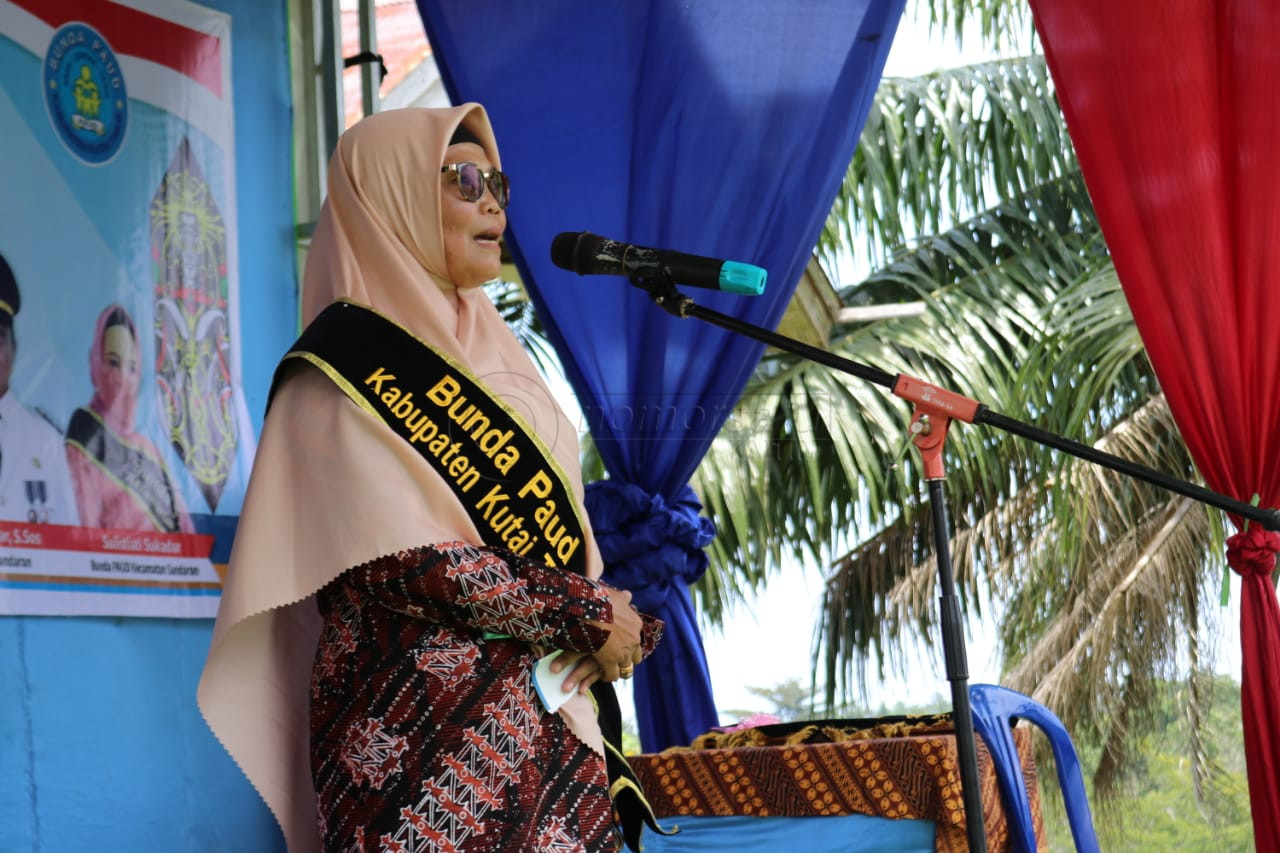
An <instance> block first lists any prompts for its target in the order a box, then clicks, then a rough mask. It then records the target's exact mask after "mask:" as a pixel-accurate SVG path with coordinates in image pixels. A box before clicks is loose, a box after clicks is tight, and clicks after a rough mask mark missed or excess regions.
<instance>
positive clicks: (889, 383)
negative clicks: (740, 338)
mask: <svg viewBox="0 0 1280 853" xmlns="http://www.w3.org/2000/svg"><path fill="white" fill-rule="evenodd" d="M631 283H632V284H633V285H635V286H636V287H638V288H640V289H641V290H644V291H645V292H647V293H648V294H649V296H650V298H651V299H653V301H654V302H656V303H657V304H658V305H659V306H661V307H662V308H663V309H664V310H665V311H667V312H668V313H670V314H673V315H674V316H677V317H681V318H687V317H696V318H698V319H700V320H703V321H705V322H708V323H711V324H712V325H716V326H720V327H721V328H724V329H728V330H729V331H731V332H737V333H739V334H742V335H745V336H747V337H749V338H752V339H754V340H757V341H760V342H762V343H766V344H769V345H770V346H774V347H777V348H778V349H781V350H786V351H787V352H792V353H795V354H796V355H799V356H803V357H804V358H807V359H809V360H810V361H814V362H817V363H818V364H823V365H826V366H828V367H832V368H834V369H836V370H840V371H843V372H845V373H850V374H852V375H854V376H858V377H860V378H862V379H865V380H867V381H868V382H873V383H875V384H877V385H881V386H884V387H885V388H888V389H890V390H891V391H892V392H893V393H894V394H895V395H896V396H898V397H901V398H903V399H904V400H907V401H909V402H910V403H911V404H912V417H911V425H910V431H911V433H912V443H913V444H915V446H916V448H917V449H918V450H919V451H920V456H921V461H922V467H923V470H924V475H925V481H926V482H927V483H928V489H929V505H930V510H931V514H932V518H933V532H934V552H935V554H936V555H937V562H938V585H939V590H940V594H939V600H940V606H941V612H940V622H941V626H942V650H943V658H944V661H945V666H946V672H947V680H948V681H949V682H950V684H951V705H952V717H953V719H954V722H955V729H956V755H957V759H958V762H959V766H960V783H961V792H962V795H963V798H964V810H965V832H966V835H967V839H968V843H969V850H970V851H972V852H973V853H985V851H986V849H987V842H986V833H985V830H984V827H983V822H982V818H983V815H982V797H981V791H980V788H979V785H978V759H977V748H976V743H975V740H974V733H973V713H972V709H971V707H970V703H969V686H968V682H969V664H968V657H967V654H966V651H965V640H964V631H963V625H962V621H961V617H960V604H959V599H958V598H957V597H956V591H955V578H954V575H953V573H952V566H951V544H950V534H949V532H948V531H949V529H950V528H949V521H948V518H947V507H946V502H945V494H944V492H943V488H942V484H943V481H944V480H945V479H946V469H945V464H944V462H943V458H942V450H943V445H944V443H945V441H946V435H947V427H948V426H949V425H950V423H951V421H952V420H959V421H963V422H965V423H976V424H987V425H989V426H994V427H998V428H1000V429H1003V430H1005V431H1006V432H1010V433H1013V434H1014V435H1020V436H1022V437H1024V438H1028V439H1031V440H1032V441H1035V442H1038V443H1040V444H1043V445H1045V446H1046V447H1052V448H1054V449H1057V450H1061V451H1063V452H1065V453H1070V454H1071V455H1073V456H1076V457H1079V458H1081V459H1084V460H1087V461H1089V462H1093V463H1095V464H1098V465H1102V466H1104V467H1107V468H1110V469H1112V470H1115V471H1119V472H1120V473H1122V474H1127V475H1128V476H1131V477H1134V478H1136V479H1139V480H1143V481H1145V482H1148V483H1152V484H1153V485H1156V486H1160V487H1162V488H1164V489H1167V490H1169V491H1171V492H1174V493H1176V494H1180V495H1184V496H1186V497H1189V498H1193V499H1195V500H1198V501H1200V502H1202V503H1206V504H1208V505H1210V506H1213V507H1217V508H1218V509H1221V510H1224V511H1226V512H1229V513H1234V514H1236V515H1239V516H1241V517H1243V518H1247V519H1250V520H1253V521H1257V522H1259V523H1260V524H1262V525H1263V526H1264V527H1266V528H1267V529H1269V530H1280V511H1277V510H1274V509H1264V508H1261V507H1256V506H1253V505H1252V504H1247V503H1244V502H1243V501H1238V500H1235V499H1234V498H1229V497H1227V496H1226V495H1223V494H1219V493H1218V492H1214V491H1212V490H1210V489H1206V488H1204V487H1203V486H1197V485H1196V484H1194V483H1189V482H1187V481H1185V480H1179V479H1177V478H1174V477H1170V476H1168V475H1166V474H1162V473H1160V472H1159V471H1156V470H1154V469H1152V468H1147V467H1146V466H1143V465H1139V464H1137V463H1134V462H1130V461H1129V460H1127V459H1121V458H1120V457H1118V456H1112V455H1111V454H1109V453H1104V452H1102V451H1100V450H1097V449H1096V448H1093V447H1089V446H1088V445H1084V444H1080V443H1079V442H1076V441H1071V440H1070V439H1066V438H1063V437H1062V436H1058V435H1054V434H1053V433H1050V432H1046V431H1045V430H1042V429H1038V428H1037V427H1034V426H1031V425H1030V424H1026V423H1023V422H1021V421H1018V420H1015V419H1014V418H1010V417H1007V416H1005V415H1002V414H999V413H998V412H993V411H991V410H990V409H988V408H987V407H986V406H985V405H983V404H982V403H979V402H978V401H976V400H971V399H969V398H968V397H964V396H962V395H960V394H957V393H955V392H953V391H947V390H945V389H942V388H939V387H937V386H936V385H931V384H929V383H927V382H925V381H923V380H920V379H916V378H914V377H911V376H907V375H905V374H898V375H896V376H895V375H893V374H889V373H886V372H884V371H883V370H878V369H876V368H874V367H870V366H868V365H865V364H859V363H858V362H855V361H851V360H849V359H846V358H841V357H840V356H838V355H834V354H832V353H830V352H827V351H826V350H821V349H818V348H817V347H813V346H810V345H808V344H806V343H803V342H801V341H797V340H794V339H792V338H788V337H786V336H785V335H779V334H778V333H776V332H772V331H770V330H768V329H765V328H762V327H760V326H756V325H753V324H751V323H747V322H744V321H742V320H738V319H737V318H735V317H730V316H728V315H727V314H722V313H720V312H718V311H713V310H711V309H709V308H703V307H701V306H699V305H697V304H695V303H694V301H693V300H692V299H690V298H689V297H687V296H685V295H684V294H683V293H681V292H680V291H678V290H676V288H675V283H674V282H673V281H672V277H671V274H670V271H668V270H662V271H660V272H659V273H658V274H657V275H655V276H653V277H649V276H647V275H644V274H639V273H637V274H633V275H632V276H631Z"/></svg>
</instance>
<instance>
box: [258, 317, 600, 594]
mask: <svg viewBox="0 0 1280 853" xmlns="http://www.w3.org/2000/svg"><path fill="white" fill-rule="evenodd" d="M295 358H300V359H304V360H305V361H307V362H310V363H311V364H313V365H315V366H316V367H318V368H320V370H322V371H323V372H324V374H325V375H326V376H328V377H329V378H330V379H332V380H333V381H334V383H336V384H337V385H338V387H339V388H341V389H342V390H343V391H344V392H345V393H346V394H347V396H348V397H350V398H351V399H352V400H353V401H354V402H355V403H356V404H358V405H359V406H360V407H361V408H363V409H364V410H365V411H366V412H368V413H369V414H371V415H373V416H374V417H376V418H378V419H379V420H381V421H382V422H383V423H385V424H386V425H387V426H388V427H390V428H391V429H392V430H393V431H394V432H395V433H396V434H397V435H399V436H400V437H401V438H403V439H404V440H405V441H407V442H409V444H410V445H411V446H412V447H413V448H414V450H416V451H417V452H418V454H419V455H420V456H421V457H422V458H423V459H425V460H426V461H427V462H428V463H429V464H430V465H431V467H432V468H434V469H435V471H436V473H438V474H439V475H440V476H441V478H443V479H444V481H445V482H446V483H448V484H449V486H450V487H451V488H452V490H453V493H454V494H455V495H456V496H457V498H458V500H459V501H460V502H461V503H462V505H463V507H464V508H465V509H466V511H467V514H468V516H470V518H471V521H472V523H474V524H475V527H476V530H477V531H479V533H480V537H481V538H482V539H483V540H484V543H485V544H486V545H489V546H490V547H494V548H503V549H506V550H508V551H511V552H513V553H515V554H518V555H519V556H521V557H528V558H531V559H536V560H539V561H541V562H543V563H545V564H546V565H548V566H551V567H553V568H561V569H566V570H568V571H571V572H574V573H576V574H580V575H582V574H586V547H585V545H584V541H583V539H584V534H583V530H584V525H583V523H582V520H581V519H580V518H579V516H578V508H577V501H576V500H574V497H573V493H572V491H570V489H569V486H568V484H567V480H566V479H565V476H564V473H563V472H562V471H561V470H560V467H559V466H558V465H557V464H556V462H555V460H554V459H553V458H552V456H551V452H550V450H549V449H547V447H546V446H545V445H544V444H543V443H542V441H541V440H540V439H539V438H538V437H537V435H535V434H534V433H533V432H532V431H531V430H530V429H529V427H528V426H527V425H526V424H525V422H524V421H523V419H521V418H520V417H519V415H517V414H516V413H515V412H513V411H512V410H511V409H510V407H509V406H507V404H506V403H505V402H503V401H502V400H501V398H499V397H498V396H497V395H495V394H494V393H493V392H492V391H490V390H489V389H488V388H486V387H485V386H484V384H483V383H481V382H480V380H478V379H476V378H475V377H474V376H472V375H471V374H470V372H469V371H468V370H467V369H466V368H464V367H462V366H461V365H459V364H457V363H456V362H454V361H453V360H452V359H450V358H449V357H448V356H446V355H444V354H442V353H439V352H437V351H436V350H434V349H432V348H431V347H430V346H429V345H428V344H427V343H425V342H424V341H422V340H420V339H418V338H416V337H415V336H414V335H413V334H412V333H411V332H409V331H408V330H407V329H405V328H403V327H401V326H399V325H397V324H396V323H395V322H394V321H392V320H389V319H387V318H386V317H383V316H382V315H381V314H378V313H377V312H376V311H374V310H372V309H370V308H365V307H363V306H360V305H356V304H354V303H351V302H335V303H333V304H332V305H330V306H329V307H327V308H325V309H324V310H323V311H321V312H320V315H319V316H318V317H316V319H315V320H314V321H312V323H311V324H310V325H309V326H307V328H306V330H305V331H304V332H303V333H302V336H301V337H300V338H298V341H297V343H295V344H294V345H293V348H292V349H290V350H289V352H288V353H286V354H285V357H284V360H283V361H282V362H281V367H278V368H277V369H276V378H275V381H274V382H273V387H272V391H273V392H274V390H275V389H274V385H275V382H279V379H280V372H281V369H282V368H283V366H284V365H285V364H287V363H288V362H289V361H290V360H291V359H295Z"/></svg>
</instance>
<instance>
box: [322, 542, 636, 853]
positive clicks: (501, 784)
mask: <svg viewBox="0 0 1280 853" xmlns="http://www.w3.org/2000/svg"><path fill="white" fill-rule="evenodd" d="M318 598H319V604H320V610H321V614H322V615H323V617H324V631H323V635H322V637H321V640H320V643H319V645H318V647H317V651H316V660H315V666H314V669H313V674H312V691H311V703H312V704H311V766H312V773H313V776H314V779H315V787H316V794H317V797H318V800H319V813H320V829H321V835H322V837H323V838H324V843H325V849H326V850H327V851H365V850H393V851H408V852H411V853H420V851H480V850H484V851H507V850H510V851H584V853H586V851H603V850H609V851H612V850H617V849H618V835H617V833H616V831H615V829H614V823H613V813H612V809H611V806H610V802H609V794H608V781H607V779H606V774H605V762H604V759H603V758H601V757H600V755H598V754H597V753H596V752H595V751H594V750H592V749H591V748H590V747H589V746H587V745H586V744H585V743H583V742H582V741H581V740H579V739H578V738H577V737H576V736H574V735H573V734H572V733H571V732H570V730H569V729H568V727H567V726H566V725H565V723H564V721H563V720H562V719H561V717H560V715H559V714H552V713H547V711H546V710H545V708H543V707H542V705H541V704H540V703H539V700H538V698H537V694H536V692H535V691H534V688H533V683H532V669H533V665H534V663H535V661H536V659H537V654H536V653H535V650H534V646H535V645H541V646H543V647H546V648H551V647H554V648H561V649H568V650H572V651H580V652H590V651H594V650H596V649H598V648H600V647H601V646H602V645H603V644H604V642H605V640H606V637H607V634H606V632H605V630H603V629H601V628H597V627H593V626H590V625H587V624H586V622H587V621H588V620H590V621H598V622H609V621H611V619H612V608H611V606H610V604H609V600H608V597H607V595H606V594H605V592H604V591H603V590H602V589H601V588H600V586H599V585H598V584H596V583H594V582H592V581H589V580H587V579H585V578H582V577H579V576H576V575H571V574H567V573H565V572H563V571H559V570H554V569H548V568H546V567H544V566H539V565H537V564H535V563H532V562H529V561H527V560H524V559H522V558H520V557H517V556H516V555H514V554H511V553H510V552H506V551H501V550H496V549H490V548H481V547H476V546H472V545H468V544H465V543H452V544H449V545H441V546H432V547H424V548H419V549H415V550H413V551H410V552H406V553H401V554H396V555H391V556H387V557H382V558H380V559H377V560H374V561H372V562H370V563H366V564H364V565H361V566H357V567H354V568H352V569H348V570H347V571H346V572H345V573H343V574H342V575H341V576H340V577H339V578H338V579H337V580H335V581H334V582H333V583H332V584H330V585H329V586H327V587H325V588H324V589H323V590H321V592H320V593H319V596H318ZM493 634H504V635H509V636H510V639H486V635H493ZM655 639H656V638H654V639H650V642H653V641H655Z"/></svg>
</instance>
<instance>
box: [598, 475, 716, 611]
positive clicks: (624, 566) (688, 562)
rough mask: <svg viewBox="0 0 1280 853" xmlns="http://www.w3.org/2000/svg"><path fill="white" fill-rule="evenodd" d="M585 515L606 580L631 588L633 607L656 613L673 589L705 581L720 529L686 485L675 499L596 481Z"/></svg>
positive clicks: (614, 482)
mask: <svg viewBox="0 0 1280 853" xmlns="http://www.w3.org/2000/svg"><path fill="white" fill-rule="evenodd" d="M584 503H585V504H586V507H587V515H588V516H590V518H591V527H592V529H593V531H594V532H595V537H596V543H597V544H598V545H599V546H600V556H601V557H603V558H604V564H605V572H604V580H605V581H606V582H607V583H609V584H611V585H613V586H616V587H619V588H621V589H628V590H631V594H632V599H631V600H632V603H634V604H635V606H636V607H637V608H639V609H640V610H641V611H644V612H645V613H656V612H657V611H658V610H659V608H660V607H661V605H662V604H663V603H665V602H666V600H667V596H668V595H669V594H670V593H671V591H672V590H683V589H684V588H685V587H688V586H689V585H690V584H692V583H694V582H696V581H697V580H698V578H700V577H702V573H703V572H705V571H706V570H707V563H708V562H709V561H708V558H707V555H706V553H705V552H704V551H703V550H702V549H703V548H705V547H706V546H707V545H709V544H711V540H712V538H713V537H714V536H715V533H716V527H715V524H714V523H712V521H711V519H709V518H705V517H703V516H700V515H698V512H699V511H700V510H701V509H702V503H701V502H700V501H699V500H698V496H697V494H696V493H695V492H694V491H693V488H692V487H691V486H689V485H688V484H685V485H684V486H683V487H682V488H681V489H680V491H679V493H678V494H677V495H676V497H675V498H674V499H672V500H667V499H665V498H663V497H662V495H654V494H649V493H648V492H646V491H645V490H644V489H642V488H641V487H640V486H637V485H635V484H633V483H620V482H616V481H614V480H597V481H596V482H594V483H588V484H587V486H586V493H585V496H584Z"/></svg>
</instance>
